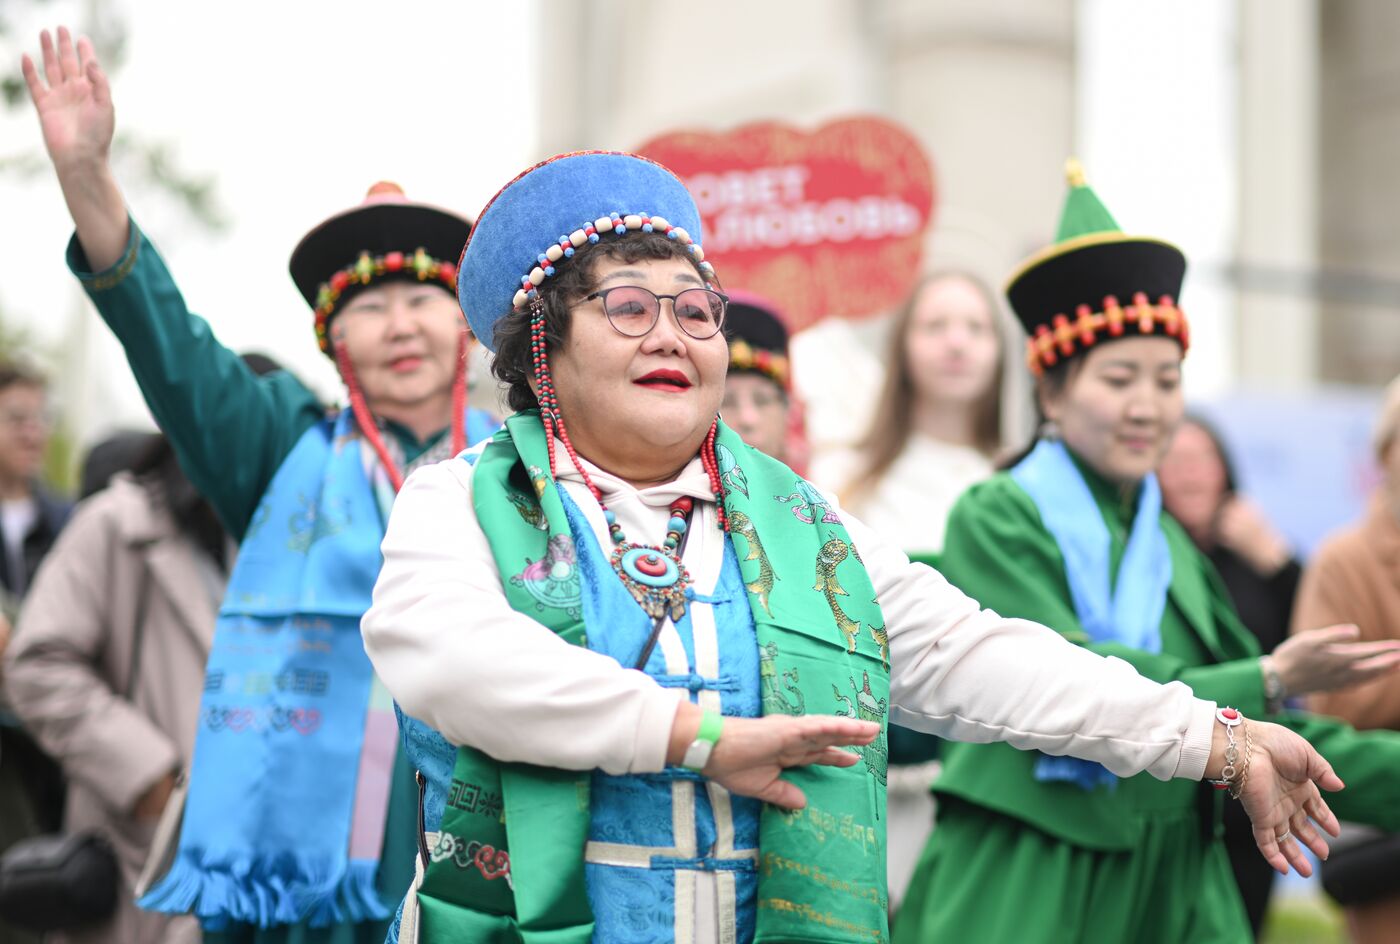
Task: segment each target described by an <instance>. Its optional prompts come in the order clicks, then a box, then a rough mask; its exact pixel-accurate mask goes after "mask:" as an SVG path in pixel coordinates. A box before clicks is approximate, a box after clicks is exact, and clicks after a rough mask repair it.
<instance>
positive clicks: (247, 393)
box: [23, 29, 495, 944]
mask: <svg viewBox="0 0 1400 944" xmlns="http://www.w3.org/2000/svg"><path fill="white" fill-rule="evenodd" d="M41 42H42V45H43V57H42V60H43V61H42V65H43V69H44V73H45V77H46V80H47V81H45V79H41V78H40V77H39V75H38V70H37V69H36V68H35V65H34V63H33V62H32V61H31V60H30V59H29V57H28V56H26V57H25V58H24V63H23V66H24V74H25V78H26V80H27V81H28V84H29V89H30V92H31V94H32V96H33V100H34V104H35V108H36V111H37V112H38V115H39V119H40V124H41V126H42V129H43V134H44V142H45V144H46V145H47V147H48V151H49V155H50V157H51V158H52V161H53V165H54V169H55V170H56V171H57V174H58V180H59V184H60V185H61V187H62V189H63V195H64V198H65V200H66V201H67V203H68V208H69V211H70V213H71V214H72V216H73V221H74V223H75V224H76V228H77V234H76V237H75V238H74V240H73V242H72V243H71V245H70V246H69V251H68V261H69V265H70V267H71V268H72V269H73V272H74V274H75V275H77V276H78V279H79V281H80V282H81V283H82V285H83V288H84V290H85V291H86V292H87V294H88V297H89V298H91V299H92V301H93V303H94V304H95V305H96V306H97V309H98V311H99V313H100V314H101V315H102V317H103V319H104V320H105V321H106V322H107V324H108V326H110V327H111V329H112V331H113V333H114V334H115V335H116V336H117V339H118V340H119V341H121V343H122V345H123V347H124V348H125V350H126V354H127V358H128V359H129V360H130V362H131V366H132V371H133V372H134V373H135V375H136V379H137V382H138V383H139V384H140V385H141V390H142V393H143V394H144V395H145V397H146V402H147V404H148V405H149V406H150V408H151V412H152V413H153V414H154V415H155V418H156V420H157V422H158V423H159V424H160V426H161V428H162V429H163V430H164V432H165V433H166V435H167V436H168V437H169V438H170V440H171V442H172V444H173V445H174V448H175V451H176V453H177V455H178V457H179V459H180V463H181V465H182V466H183V468H184V469H185V470H186V472H187V474H188V475H189V478H190V480H191V481H192V482H193V483H194V484H195V486H196V487H197V488H198V489H199V490H200V491H201V492H202V493H203V494H204V495H205V496H206V497H207V498H208V500H209V501H210V503H211V504H212V505H213V506H214V508H215V509H216V510H217V512H218V514H219V516H220V518H221V519H222V520H223V522H224V524H225V526H226V527H227V528H228V530H229V532H230V533H231V534H232V535H234V536H235V537H236V538H238V539H239V541H240V542H241V546H240V549H239V555H238V563H237V566H236V568H235V569H234V571H233V574H232V576H231V578H230V582H229V589H228V594H227V596H226V597H225V598H224V603H223V606H222V608H221V615H220V619H219V624H218V626H217V628H216V630H215V636H214V642H213V647H212V650H211V652H210V658H209V665H208V671H207V677H206V679H205V683H204V696H203V701H202V703H201V706H200V712H199V730H198V733H197V736H196V741H195V749H194V758H193V762H192V764H191V767H190V770H189V771H188V780H189V792H188V800H187V802H186V804H185V806H184V816H183V823H182V827H181V830H180V833H179V845H178V850H177V851H176V852H175V854H174V857H173V863H172V864H171V866H170V868H169V870H168V871H167V872H166V873H165V875H164V877H163V878H162V879H161V880H160V881H159V882H158V883H157V884H155V886H154V887H153V888H152V889H150V890H149V892H148V893H147V894H146V895H145V897H144V899H143V900H142V904H143V905H144V906H145V907H148V908H151V909H154V910H158V911H166V912H172V913H184V912H192V913H194V914H196V915H198V916H199V917H200V918H201V919H202V921H203V922H204V924H205V927H206V929H212V930H223V931H224V932H225V934H226V937H227V939H228V940H237V941H243V940H250V939H254V938H256V939H257V940H259V941H287V942H299V941H308V942H311V941H315V942H323V941H324V942H340V941H356V942H370V941H373V942H375V944H377V942H378V941H381V940H383V937H384V933H385V929H386V927H387V925H388V919H389V918H390V916H391V915H392V908H393V907H394V906H395V905H396V904H397V899H398V898H399V897H400V896H401V894H402V888H403V885H404V883H405V882H406V881H407V880H408V876H410V875H411V874H412V856H413V850H414V847H415V842H414V828H413V827H414V821H415V815H414V811H415V809H416V801H417V790H416V787H415V785H414V783H413V779H412V771H411V769H410V768H409V767H408V766H407V764H406V763H405V762H404V760H403V758H402V757H401V756H400V755H399V752H398V750H397V741H398V739H397V731H396V725H395V719H394V714H393V707H392V703H391V700H390V698H389V696H388V694H387V693H386V692H385V691H384V689H383V687H382V686H381V685H380V684H379V682H378V680H377V679H376V678H375V676H374V671H373V669H372V668H371V666H370V663H369V661H368V659H366V657H365V654H364V650H363V646H362V644H361V641H360V635H359V620H360V616H361V614H363V613H364V611H365V609H366V608H367V607H368V606H369V602H370V591H371V588H372V586H373V584H374V579H375V576H376V575H377V574H378V571H379V564H380V554H379V543H380V540H381V538H382V537H383V533H384V525H385V521H386V519H387V517H388V509H389V506H390V505H391V504H392V503H393V501H394V497H395V494H396V493H397V490H398V488H399V487H400V485H401V484H402V482H403V478H404V476H405V475H406V474H407V473H408V472H409V471H411V470H412V469H413V468H415V467H417V466H419V465H424V464H428V463H431V462H433V461H436V460H439V459H443V458H447V457H450V456H452V455H455V454H457V453H458V452H460V451H461V450H462V449H463V447H464V445H465V444H466V442H467V441H468V440H469V439H470V440H472V441H475V440H478V439H480V438H482V437H483V436H485V435H488V434H489V433H490V432H491V430H492V428H493V427H494V425H495V424H494V423H493V422H492V421H490V419H489V418H488V417H487V416H485V415H484V414H482V413H480V412H479V411H475V410H471V411H469V410H467V409H466V405H465V390H466V386H465V381H466V375H465V370H466V366H465V352H466V348H467V343H468V334H467V332H466V328H465V326H464V325H463V324H462V321H461V316H460V313H459V311H458V308H457V304H456V300H455V298H454V295H453V291H452V289H453V285H454V282H455V274H456V265H455V263H456V261H457V257H458V254H459V253H460V251H461V247H462V245H463V243H464V242H465V241H466V238H467V234H468V232H469V229H470V223H469V221H468V220H466V219H464V218H463V217H461V216H459V215H457V214H454V213H449V212H447V211H444V210H440V209H437V208H435V207H430V206H426V205H424V204H418V203H410V202H409V201H408V200H407V199H406V198H405V197H404V195H403V192H402V191H401V190H399V188H398V187H396V186H394V185H392V184H379V185H376V186H375V187H374V188H372V189H371V191H370V193H369V195H368V197H367V198H366V199H365V201H364V203H362V204H361V205H359V206H357V207H354V208H352V209H350V210H347V211H346V212H344V213H341V214H338V215H336V216H334V217H332V218H330V219H329V220H327V221H325V222H324V223H322V224H321V225H320V226H318V227H316V228H315V229H313V230H312V231H311V232H310V233H308V234H307V236H306V237H305V238H304V239H303V240H302V242H301V244H300V245H299V246H297V248H296V250H295V251H294V252H293V254H292V259H291V273H292V278H293V280H294V281H295V282H296V284H297V287H298V288H299V289H300V290H301V292H302V294H303V296H304V297H305V298H306V300H307V303H308V305H310V307H311V308H312V309H313V311H314V313H315V322H314V323H315V328H316V336H317V340H318V342H319V344H320V346H321V350H322V351H323V352H325V353H326V354H327V355H328V356H330V357H333V358H334V360H335V362H336V365H337V367H338V369H339V372H340V375H341V378H342V379H343V380H344V382H345V385H346V389H347V393H348V399H349V402H350V408H348V409H344V410H340V411H338V412H331V413H329V414H328V413H327V412H326V411H325V409H324V408H323V407H322V406H321V404H320V403H318V402H317V400H316V398H315V396H314V395H313V394H312V393H311V391H310V390H308V389H307V388H306V387H304V386H302V385H301V383H300V382H298V381H297V380H296V378H294V377H293V376H292V375H291V374H288V373H285V372H275V373H273V374H270V375H269V376H267V377H262V378H258V377H255V376H254V375H253V374H252V372H251V371H250V370H249V369H248V368H247V367H246V366H245V365H244V364H243V363H242V362H241V361H240V360H239V358H238V357H237V356H236V355H235V354H233V353H232V352H230V351H228V350H227V349H226V348H224V347H223V346H222V345H220V344H219V343H218V341H217V340H216V339H215V338H214V337H213V335H212V334H211V333H210V331H209V326H208V325H207V324H205V323H204V321H202V320H201V319H199V318H198V317H196V316H194V315H193V314H191V313H190V312H189V310H188V309H187V308H186V306H185V303H184V300H183V299H182V298H181V296H180V291H179V288H178V287H177V286H176V284H175V282H174V280H173V278H172V277H171V274H170V272H169V271H168V270H167V269H166V267H165V263H164V262H163V261H162V259H161V257H160V256H159V254H158V253H157V252H156V249H155V247H154V246H153V245H152V244H151V242H150V241H149V240H148V239H147V238H146V236H145V235H144V234H143V233H142V232H141V230H140V229H139V228H138V227H137V226H136V224H135V223H134V222H133V220H132V219H131V218H130V216H129V215H128V213H127V209H126V206H125V204H124V201H123V199H122V194H121V191H120V190H119V189H118V187H117V184H116V181H115V179H114V177H113V175H112V172H111V168H110V167H109V166H108V162H107V152H108V148H109V146H110V144H111V141H112V134H113V126H114V118H113V114H114V113H113V107H112V98H111V90H110V88H109V87H108V84H107V79H106V77H105V76H104V75H103V73H102V71H101V68H100V67H99V65H98V63H97V60H96V58H95V57H94V55H93V51H92V47H91V44H90V43H88V42H87V41H86V40H80V41H79V42H78V43H77V45H76V47H75V45H74V43H73V41H72V38H71V37H70V36H69V34H68V32H67V30H64V29H60V30H59V32H58V41H57V44H56V45H55V43H54V42H53V40H52V39H51V38H50V37H49V35H48V33H47V32H46V33H44V34H43V36H42V39H41ZM173 766H174V765H173V762H172V761H171V760H170V759H169V758H164V759H162V758H152V759H151V767H152V769H151V770H150V771H149V776H147V777H146V778H144V779H143V781H142V782H133V783H131V784H129V786H128V792H129V794H130V801H131V805H132V808H134V809H151V808H154V809H160V808H161V807H167V812H168V814H169V815H170V816H172V817H173V816H177V815H178V814H179V812H180V810H179V807H178V804H174V805H172V804H169V803H168V798H169V797H170V795H171V793H172V790H173V789H174V787H175V783H176V780H177V777H179V776H180V775H181V773H182V772H180V771H177V770H175V769H173ZM109 793H110V791H109Z"/></svg>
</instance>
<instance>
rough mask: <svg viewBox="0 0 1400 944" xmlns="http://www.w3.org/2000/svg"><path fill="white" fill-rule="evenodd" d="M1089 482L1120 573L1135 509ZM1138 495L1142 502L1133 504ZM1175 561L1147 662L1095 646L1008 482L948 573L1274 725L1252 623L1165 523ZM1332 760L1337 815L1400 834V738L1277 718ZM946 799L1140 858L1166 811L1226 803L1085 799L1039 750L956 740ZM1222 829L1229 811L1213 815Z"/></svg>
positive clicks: (969, 506) (969, 501)
mask: <svg viewBox="0 0 1400 944" xmlns="http://www.w3.org/2000/svg"><path fill="white" fill-rule="evenodd" d="M1080 469H1081V471H1082V472H1084V477H1085V480H1086V481H1087V482H1088V484H1089V488H1090V491H1091V492H1092V493H1093V495H1094V497H1095V500H1096V501H1097V503H1098V505H1099V510H1100V512H1101V513H1102V514H1103V517H1104V521H1105V523H1106V524H1107V526H1108V530H1109V535H1110V538H1111V541H1112V563H1113V568H1114V570H1115V574H1116V570H1117V567H1118V564H1119V561H1120V560H1121V558H1122V554H1123V549H1124V546H1125V543H1126V540H1127V534H1128V529H1129V528H1130V527H1131V524H1132V514H1133V511H1134V508H1135V504H1134V502H1133V501H1132V500H1129V499H1128V498H1125V497H1124V496H1123V495H1122V493H1121V491H1120V490H1118V489H1117V488H1115V487H1114V486H1112V485H1110V484H1109V483H1107V482H1105V481H1103V480H1102V479H1100V478H1098V477H1097V476H1096V475H1094V474H1093V473H1092V472H1090V471H1089V470H1087V469H1086V468H1085V467H1084V466H1083V464H1082V463H1081V464H1080ZM1133 497H1134V498H1135V496H1133ZM1161 526H1162V530H1163V532H1164V533H1165V535H1166V538H1167V544H1168V547H1169V548H1170V551H1171V559H1172V582H1171V587H1170V589H1169V591H1168V594H1169V595H1168V600H1167V607H1166V610H1165V612H1164V614H1163V616H1162V651H1161V652H1160V653H1149V652H1145V651H1142V650H1137V649H1131V648H1128V647H1126V646H1123V645H1121V644H1117V643H1092V642H1090V641H1089V637H1088V634H1087V633H1086V632H1085V630H1084V628H1083V627H1082V626H1081V625H1080V623H1079V620H1078V618H1077V616H1076V615H1075V610H1074V605H1073V603H1072V602H1071V597H1070V590H1069V584H1068V582H1067V580H1066V578H1065V564H1064V558H1063V557H1062V555H1061V553H1060V549H1059V547H1058V546H1057V545H1056V543H1055V540H1054V538H1053V537H1051V535H1050V533H1049V532H1048V531H1047V530H1046V529H1045V527H1044V525H1043V524H1042V523H1041V519H1040V513H1039V511H1038V509H1037V508H1036V506H1035V503H1034V502H1033V501H1032V500H1031V498H1030V496H1029V495H1027V494H1026V493H1025V492H1024V491H1023V490H1022V489H1021V487H1020V486H1019V485H1017V484H1016V483H1015V482H1014V481H1013V480H1012V478H1011V477H1010V476H1009V475H1007V474H1005V473H1002V474H999V475H997V476H995V477H993V478H991V479H989V480H988V481H986V482H983V483H981V484H978V485H975V486H973V488H971V489H970V490H969V491H968V492H967V493H966V494H964V495H963V497H962V498H961V499H960V500H959V501H958V503H957V505H956V506H954V508H953V512H952V515H951V516H950V518H949V521H948V533H947V540H946V542H945V544H944V550H943V558H942V572H943V574H944V575H945V576H946V577H947V578H948V580H949V581H951V582H952V583H954V584H955V585H957V586H958V587H960V588H961V589H962V590H963V591H964V592H966V593H967V594H968V595H970V596H972V597H973V598H974V599H976V600H978V601H980V602H981V603H982V605H983V606H985V607H988V608H990V609H992V610H995V611H996V612H998V613H1000V614H1002V615H1003V616H1014V617H1022V618H1025V619H1030V620H1035V621H1036V622H1040V623H1044V624H1045V625H1047V626H1050V627H1052V628H1054V629H1056V630H1058V631H1059V632H1060V633H1062V634H1063V635H1064V636H1065V637H1066V638H1067V639H1069V640H1070V641H1071V642H1074V643H1076V644H1078V645H1082V646H1086V647H1087V648H1089V649H1092V650H1093V651H1095V652H1097V653H1099V654H1101V655H1105V656H1115V657H1117V658H1120V659H1123V660H1124V661H1126V662H1129V663H1131V664H1132V665H1133V666H1134V667H1135V668H1136V669H1137V670H1138V672H1139V673H1141V674H1142V675H1144V676H1146V677H1147V678H1150V679H1153V680H1155V681H1158V682H1169V681H1181V682H1184V683H1186V684H1187V685H1189V686H1190V687H1191V688H1192V690H1193V691H1195V693H1196V694H1197V695H1198V696H1199V697H1201V698H1205V699H1208V700H1211V701H1216V702H1218V703H1220V704H1230V705H1234V706H1235V707H1237V708H1239V709H1240V710H1241V711H1243V712H1244V713H1245V715H1246V716H1247V717H1255V718H1258V717H1263V716H1264V713H1265V708H1264V686H1263V677H1262V675H1261V673H1260V671H1259V663H1258V658H1259V647H1258V644H1257V642H1256V640H1255V638H1254V636H1253V635H1252V634H1251V633H1250V632H1249V631H1248V630H1247V629H1246V628H1245V627H1244V625H1243V624H1242V623H1241V622H1240V620H1239V618H1238V616H1236V614H1235V610H1234V607H1233V605H1232V604H1231V603H1230V600H1229V597H1228V595H1227V593H1226V590H1225V587H1224V585H1223V584H1222V583H1221V581H1220V578H1219V577H1218V576H1217V575H1216V573H1215V570H1214V568H1213V567H1212V566H1211V564H1210V562H1209V561H1208V560H1207V559H1206V558H1205V557H1204V556H1203V555H1202V554H1201V553H1200V552H1199V551H1198V550H1196V548H1195V546H1194V545H1193V544H1192V543H1191V540H1190V538H1189V537H1187V535H1186V532H1185V531H1184V530H1183V529H1182V528H1181V526H1180V525H1179V524H1178V523H1177V522H1176V521H1175V520H1174V519H1173V518H1171V517H1170V516H1169V515H1168V514H1166V513H1165V512H1163V513H1162V518H1161ZM1271 720H1276V721H1279V722H1281V723H1284V724H1286V725H1288V726H1289V727H1291V728H1293V729H1294V730H1296V731H1298V732H1299V733H1300V734H1302V735H1303V736H1304V737H1306V738H1308V739H1309V740H1310V741H1311V742H1312V743H1313V744H1314V745H1315V746H1316V747H1317V748H1318V750H1319V751H1321V752H1322V754H1323V756H1325V757H1326V758H1327V759H1328V760H1329V761H1331V763H1332V764H1333V766H1334V767H1335V768H1336V771H1337V774H1338V775H1339V776H1340V777H1341V778H1342V780H1343V781H1345V782H1346V784H1347V789H1346V790H1345V791H1343V792H1342V793H1340V794H1336V795H1333V796H1330V797H1329V800H1328V801H1329V803H1330V804H1331V806H1332V808H1333V810H1334V811H1335V812H1336V813H1337V815H1338V816H1340V817H1342V818H1343V819H1350V820H1355V821H1358V822H1365V823H1373V824H1375V825H1377V826H1380V827H1383V828H1386V829H1397V828H1400V776H1397V775H1396V774H1397V772H1400V735H1396V734H1392V733H1390V732H1364V733H1361V732H1357V731H1355V730H1353V729H1352V728H1350V727H1349V726H1347V725H1345V724H1343V723H1342V722H1340V721H1336V720H1334V719H1330V718H1322V717H1319V716H1313V715H1307V714H1303V713H1291V712H1290V713H1285V714H1284V715H1281V716H1278V717H1275V718H1273V719H1271ZM944 752H945V753H944V756H945V766H944V770H943V774H942V776H940V778H939V779H938V781H937V783H936V784H935V785H934V791H935V792H936V793H938V794H942V795H945V796H950V797H956V798H958V799H960V800H962V801H964V802H967V803H973V804H976V805H979V806H982V807H985V808H987V809H991V810H994V811H996V812H999V813H1003V814H1005V815H1008V816H1012V817H1015V818H1018V819H1021V820H1023V821H1025V822H1027V823H1029V824H1030V825H1032V826H1035V827H1036V828H1038V829H1040V830H1043V831H1044V832H1047V833H1049V834H1051V835H1053V836H1056V837H1058V838H1060V839H1063V840H1065V841H1067V842H1071V843H1074V844H1076V845H1080V846H1083V847H1086V848H1092V849H1102V850H1128V849H1132V848H1133V847H1134V846H1135V845H1136V844H1137V842H1138V839H1139V834H1140V832H1141V829H1142V825H1143V823H1144V822H1145V821H1146V819H1147V818H1150V817H1151V816H1152V814H1153V813H1154V811H1167V810H1180V809H1182V808H1186V807H1190V806H1192V805H1193V804H1198V803H1203V802H1209V801H1211V800H1214V801H1215V802H1214V803H1211V804H1210V805H1212V806H1214V808H1215V809H1216V810H1217V811H1218V809H1219V800H1220V797H1219V796H1218V795H1217V796H1215V797H1206V798H1205V800H1204V801H1203V799H1202V796H1201V791H1202V790H1205V789H1209V788H1205V787H1202V786H1200V785H1199V784H1195V783H1191V782H1188V781H1183V780H1173V781H1169V782H1162V781H1158V780H1154V779H1152V778H1151V777H1149V776H1147V775H1146V774H1141V775H1139V776H1136V777H1131V778H1127V779H1124V780H1121V781H1119V782H1118V783H1117V785H1116V786H1114V787H1113V788H1109V787H1104V786H1101V787H1097V788H1095V789H1094V790H1090V791H1086V790H1084V789H1083V788H1081V787H1079V786H1078V785H1075V784H1071V783H1065V782H1041V781H1037V780H1036V779H1035V778H1034V776H1033V773H1032V771H1033V768H1034V766H1035V762H1036V758H1037V757H1038V756H1039V755H1037V754H1035V753H1032V752H1023V751H1017V750H1014V749H1012V748H1010V747H1008V746H1006V745H1004V744H987V745H974V744H948V745H946V746H945V748H944ZM1215 821H1216V823H1217V825H1218V812H1217V815H1216V817H1215Z"/></svg>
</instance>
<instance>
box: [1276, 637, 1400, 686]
mask: <svg viewBox="0 0 1400 944" xmlns="http://www.w3.org/2000/svg"><path fill="white" fill-rule="evenodd" d="M1360 636H1361V631H1360V630H1359V629H1357V628H1356V627H1355V626H1353V625H1350V624H1344V625H1340V626H1328V627H1327V628H1326V629H1309V630H1307V631H1305V632H1301V633H1297V634H1295V635H1294V636H1292V637H1290V638H1289V639H1287V640H1286V641H1285V642H1284V643H1283V644H1282V645H1280V646H1279V647H1278V648H1277V649H1275V650H1274V652H1273V655H1272V656H1271V657H1270V658H1272V659H1273V660H1274V668H1276V669H1277V670H1278V674H1279V677H1280V678H1281V679H1282V680H1283V687H1284V690H1285V691H1286V692H1287V694H1289V695H1306V694H1308V693H1309V692H1330V691H1334V690H1335V689H1338V688H1347V687H1348V686H1351V685H1356V684H1357V683H1359V682H1366V681H1370V680H1371V679H1373V678H1377V677H1379V676H1382V675H1386V674H1388V673H1390V672H1393V671H1395V669H1396V668H1397V667H1400V640H1394V639H1387V640H1382V641H1380V642H1356V640H1357V639H1358V638H1360Z"/></svg>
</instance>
